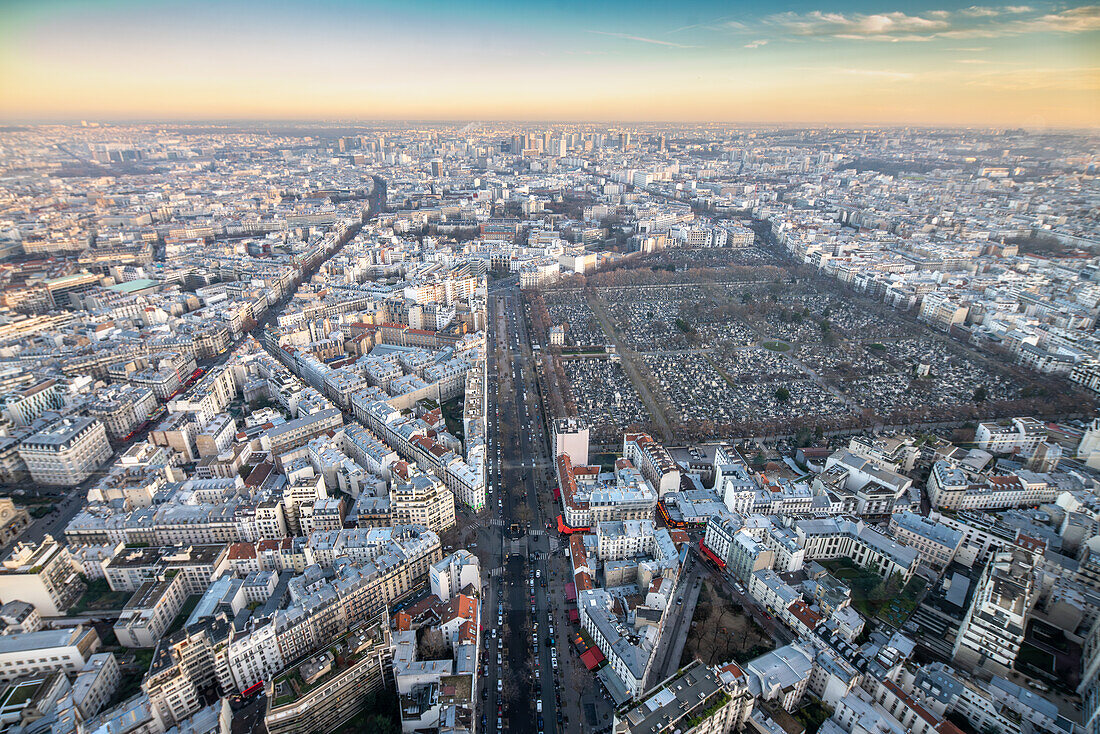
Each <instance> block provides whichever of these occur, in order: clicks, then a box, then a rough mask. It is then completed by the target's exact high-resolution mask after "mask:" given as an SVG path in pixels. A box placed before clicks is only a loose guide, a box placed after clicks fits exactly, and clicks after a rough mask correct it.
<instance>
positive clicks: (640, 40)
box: [585, 30, 698, 48]
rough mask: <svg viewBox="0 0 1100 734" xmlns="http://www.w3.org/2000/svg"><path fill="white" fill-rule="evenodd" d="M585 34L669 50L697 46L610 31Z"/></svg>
mask: <svg viewBox="0 0 1100 734" xmlns="http://www.w3.org/2000/svg"><path fill="white" fill-rule="evenodd" d="M585 32H586V33H592V34H594V35H597V36H609V37H611V38H622V39H623V40H626V41H637V42H638V43H649V44H652V45H654V46H669V47H671V48H698V46H691V45H688V44H686V43H673V42H672V41H662V40H660V39H657V38H646V37H645V36H632V35H630V34H629V33H612V32H611V31H591V30H590V31H585Z"/></svg>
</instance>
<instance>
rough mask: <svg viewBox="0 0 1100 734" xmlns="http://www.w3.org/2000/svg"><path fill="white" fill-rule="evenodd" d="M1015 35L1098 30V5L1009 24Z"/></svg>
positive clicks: (1099, 16)
mask: <svg viewBox="0 0 1100 734" xmlns="http://www.w3.org/2000/svg"><path fill="white" fill-rule="evenodd" d="M1011 27H1012V29H1013V30H1014V31H1015V32H1017V33H1040V32H1043V31H1053V32H1055V33H1085V32H1088V31H1097V30H1100V5H1082V6H1081V7H1079V8H1069V9H1067V10H1061V11H1058V12H1056V13H1047V14H1046V15H1040V16H1039V17H1037V18H1032V19H1029V20H1019V21H1015V22H1013V23H1012V24H1011Z"/></svg>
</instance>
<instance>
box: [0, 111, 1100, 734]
mask: <svg viewBox="0 0 1100 734" xmlns="http://www.w3.org/2000/svg"><path fill="white" fill-rule="evenodd" d="M1098 169H1100V145H1098V138H1097V135H1096V134H1095V133H1085V132H1079V133H1071V132H1059V131H1046V132H1043V131H1036V130H1031V131H1025V130H1023V129H1010V128H999V129H992V128H990V129H982V130H979V129H965V130H963V129H953V128H942V129H940V128H917V127H913V128H894V127H858V128H855V127H853V128H843V127H828V126H820V125H819V126H775V125H772V126H762V125H757V126H752V127H749V126H737V125H727V124H660V125H658V124H606V123H604V124H581V123H577V124H564V123H522V124H520V123H476V122H475V123H455V124H449V123H437V122H431V123H429V122H423V123H361V124H352V123H335V122H333V123H324V122H310V123H306V122H302V123H289V122H287V123H274V122H271V123H259V122H251V123H245V122H242V123H227V122H211V123H198V122H195V123H140V124H139V123H121V122H97V121H93V120H87V121H84V122H81V123H74V124H33V125H32V124H26V125H23V124H11V125H8V126H6V127H4V128H3V129H0V410H2V414H0V523H2V527H0V543H3V549H2V551H0V564H2V566H0V627H2V630H0V732H11V733H12V734H15V733H17V732H25V733H26V734H36V733H43V732H47V733H51V734H73V733H78V732H79V733H80V734H84V733H87V734H165V733H168V732H172V733H174V734H207V733H214V732H217V733H219V734H252V733H255V734H263V732H269V733H270V734H288V733H290V732H321V733H328V732H355V731H368V732H404V733H405V734H414V733H419V732H424V733H427V732H438V733H440V734H461V733H463V732H467V733H470V734H473V733H475V732H493V731H509V732H561V733H563V734H564V733H574V732H577V733H579V732H586V733H587V732H603V733H611V732H613V733H614V734H642V733H645V734H673V733H674V732H679V733H680V734H689V733H693V734H725V733H726V732H748V733H750V734H1096V732H1098V731H1100V725H1098V722H1100V412H1098V411H1097V398H1098V395H1100V336H1098V334H1097V331H1096V326H1097V318H1098V315H1100V227H1098V218H1100V183H1098V178H1097V174H1098V173H1100V170H1098Z"/></svg>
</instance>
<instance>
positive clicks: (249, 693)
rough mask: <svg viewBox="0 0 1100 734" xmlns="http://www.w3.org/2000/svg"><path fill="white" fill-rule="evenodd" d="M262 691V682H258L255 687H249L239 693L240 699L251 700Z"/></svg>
mask: <svg viewBox="0 0 1100 734" xmlns="http://www.w3.org/2000/svg"><path fill="white" fill-rule="evenodd" d="M263 689H264V682H263V681H260V682H259V683H256V684H255V685H251V686H249V687H248V688H245V689H244V690H243V691H241V698H252V697H253V696H255V695H256V694H257V693H259V692H260V691H262V690H263Z"/></svg>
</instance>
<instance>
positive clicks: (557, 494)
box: [554, 487, 561, 500]
mask: <svg viewBox="0 0 1100 734" xmlns="http://www.w3.org/2000/svg"><path fill="white" fill-rule="evenodd" d="M554 499H556V500H560V499H561V490H560V489H558V488H557V487H554Z"/></svg>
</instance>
